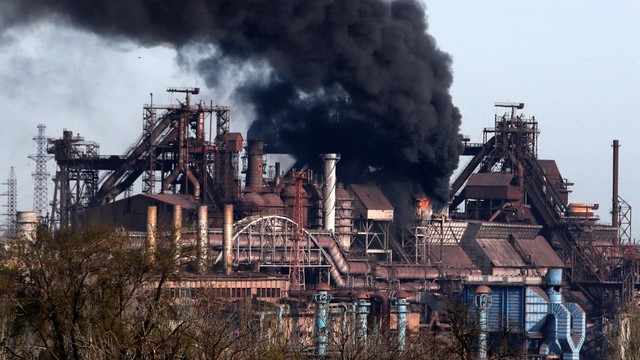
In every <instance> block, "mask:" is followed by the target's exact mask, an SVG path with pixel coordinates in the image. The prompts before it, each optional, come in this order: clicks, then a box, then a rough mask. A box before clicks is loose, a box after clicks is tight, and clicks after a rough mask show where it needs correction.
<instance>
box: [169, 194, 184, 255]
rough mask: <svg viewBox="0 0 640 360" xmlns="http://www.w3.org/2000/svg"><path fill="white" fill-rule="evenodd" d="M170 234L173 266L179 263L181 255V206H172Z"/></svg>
mask: <svg viewBox="0 0 640 360" xmlns="http://www.w3.org/2000/svg"><path fill="white" fill-rule="evenodd" d="M171 230H172V232H171V255H172V258H173V262H174V264H176V265H177V264H178V261H180V255H181V253H182V206H180V205H174V206H173V227H172V229H171Z"/></svg>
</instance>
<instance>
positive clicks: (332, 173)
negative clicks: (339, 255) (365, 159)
mask: <svg viewBox="0 0 640 360" xmlns="http://www.w3.org/2000/svg"><path fill="white" fill-rule="evenodd" d="M322 159H323V160H324V186H323V187H322V198H323V202H322V216H323V225H324V227H323V228H324V229H325V230H329V231H331V232H333V231H334V230H335V228H336V164H337V163H338V160H340V154H324V155H322Z"/></svg>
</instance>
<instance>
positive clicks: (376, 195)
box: [351, 185, 393, 210]
mask: <svg viewBox="0 0 640 360" xmlns="http://www.w3.org/2000/svg"><path fill="white" fill-rule="evenodd" d="M351 190H352V191H353V193H354V195H355V196H356V198H358V199H359V200H360V201H361V202H362V205H363V206H364V207H365V208H366V209H367V210H393V206H392V205H391V203H390V202H389V200H387V198H386V197H385V196H384V194H383V193H382V191H381V190H380V188H379V187H377V186H375V185H351Z"/></svg>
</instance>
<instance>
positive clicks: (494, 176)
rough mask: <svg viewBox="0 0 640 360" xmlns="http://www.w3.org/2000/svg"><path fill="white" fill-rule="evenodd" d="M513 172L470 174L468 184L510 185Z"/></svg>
mask: <svg viewBox="0 0 640 360" xmlns="http://www.w3.org/2000/svg"><path fill="white" fill-rule="evenodd" d="M511 180H513V174H500V173H476V174H471V176H469V180H468V181H467V186H509V185H511Z"/></svg>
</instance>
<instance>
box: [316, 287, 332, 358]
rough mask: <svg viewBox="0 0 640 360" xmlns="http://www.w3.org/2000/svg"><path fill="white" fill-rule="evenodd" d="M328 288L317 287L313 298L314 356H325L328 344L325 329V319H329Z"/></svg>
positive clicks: (329, 297)
mask: <svg viewBox="0 0 640 360" xmlns="http://www.w3.org/2000/svg"><path fill="white" fill-rule="evenodd" d="M327 288H328V286H322V285H318V293H317V294H315V295H314V296H313V300H314V301H315V302H316V321H315V326H314V329H313V334H314V336H315V338H316V355H318V356H325V355H326V354H327V344H328V343H329V332H328V329H327V319H328V317H329V307H328V304H329V301H331V295H329V293H328V292H327V290H328V289H327Z"/></svg>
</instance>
